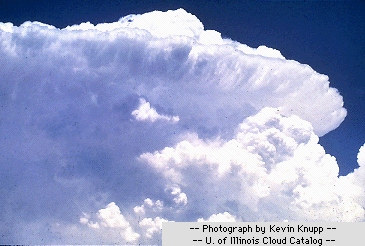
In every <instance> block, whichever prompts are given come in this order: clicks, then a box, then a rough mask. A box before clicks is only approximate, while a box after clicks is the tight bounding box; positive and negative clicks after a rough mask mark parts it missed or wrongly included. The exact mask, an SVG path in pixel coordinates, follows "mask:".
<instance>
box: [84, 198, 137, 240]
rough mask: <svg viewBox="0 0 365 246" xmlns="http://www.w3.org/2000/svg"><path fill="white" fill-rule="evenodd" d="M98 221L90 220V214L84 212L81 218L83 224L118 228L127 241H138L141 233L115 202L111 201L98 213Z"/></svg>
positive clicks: (98, 227) (97, 227)
mask: <svg viewBox="0 0 365 246" xmlns="http://www.w3.org/2000/svg"><path fill="white" fill-rule="evenodd" d="M97 216H98V221H97V222H92V221H89V219H90V216H89V215H87V214H86V213H84V217H82V218H80V223H81V224H87V225H88V226H89V227H90V228H93V229H96V230H97V229H100V228H101V227H109V228H116V229H118V230H119V233H120V236H121V237H122V238H124V239H125V241H127V242H134V241H136V240H137V239H138V238H139V237H140V235H139V234H138V233H136V232H134V231H133V229H132V228H131V227H130V224H129V222H128V221H127V220H126V219H125V218H124V216H123V215H122V214H121V212H120V209H119V207H118V206H117V205H116V204H115V203H114V202H111V203H109V204H108V205H107V206H106V208H104V209H100V210H99V211H98V213H97Z"/></svg>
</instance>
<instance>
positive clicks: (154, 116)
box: [132, 98, 180, 123]
mask: <svg viewBox="0 0 365 246" xmlns="http://www.w3.org/2000/svg"><path fill="white" fill-rule="evenodd" d="M139 101H140V105H139V107H138V109H136V110H134V111H133V112H132V115H133V116H134V117H135V118H136V120H138V121H150V122H155V121H157V120H162V121H167V122H171V123H176V122H178V121H179V120H180V119H179V116H166V115H161V114H159V113H157V111H156V110H155V109H154V108H151V104H150V103H149V102H147V101H146V100H145V99H144V98H141V99H140V100H139Z"/></svg>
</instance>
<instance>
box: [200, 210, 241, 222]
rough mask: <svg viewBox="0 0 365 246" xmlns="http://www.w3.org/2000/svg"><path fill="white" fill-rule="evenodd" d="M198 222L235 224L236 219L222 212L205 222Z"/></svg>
mask: <svg viewBox="0 0 365 246" xmlns="http://www.w3.org/2000/svg"><path fill="white" fill-rule="evenodd" d="M198 222H236V218H235V217H234V216H232V215H231V214H229V213H227V212H224V213H219V214H213V215H212V216H210V217H209V218H208V219H207V220H204V219H203V218H200V219H198Z"/></svg>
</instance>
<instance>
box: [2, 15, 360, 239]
mask: <svg viewBox="0 0 365 246" xmlns="http://www.w3.org/2000/svg"><path fill="white" fill-rule="evenodd" d="M0 56H1V59H0V63H1V64H0V75H1V80H0V81H1V82H0V93H1V94H0V103H1V111H0V114H1V124H0V132H1V138H2V139H1V143H0V144H1V153H2V154H1V155H0V163H1V165H0V184H1V185H0V187H1V188H0V197H1V200H2V203H3V209H2V210H1V211H0V218H1V221H2V223H1V224H0V235H1V239H0V242H2V243H11V244H14V243H22V244H24V243H26V244H28V243H29V244H59V243H63V244H65V243H66V244H114V243H117V244H124V243H136V244H138V243H141V244H159V243H161V230H160V229H161V223H162V222H163V221H198V220H199V221H284V220H288V221H364V206H365V197H364V194H365V193H364V187H365V186H364V180H365V179H364V178H365V147H364V146H363V147H362V148H361V149H360V152H359V155H358V163H359V165H360V167H359V168H358V169H356V170H354V172H353V173H350V174H349V175H347V176H343V177H338V164H337V162H336V159H335V158H334V157H332V156H330V155H328V154H326V153H325V150H324V149H323V147H322V146H320V145H319V144H318V136H323V135H325V134H326V133H328V132H329V131H331V130H334V129H335V128H337V127H338V126H339V125H340V124H341V122H342V121H343V120H344V118H345V116H346V110H345V109H344V108H343V101H342V97H341V96H340V94H339V92H338V91H337V90H336V89H334V88H331V87H329V78H328V77H327V76H326V75H322V74H319V73H317V72H315V71H314V70H313V69H312V68H311V67H310V66H308V65H303V64H300V63H298V62H296V61H293V60H286V59H285V58H284V57H283V56H282V55H281V54H280V52H279V51H277V50H274V49H271V48H268V47H265V46H260V47H258V48H257V49H255V48H250V47H248V46H246V45H244V44H241V43H238V42H236V41H233V40H230V39H222V38H221V36H220V33H218V32H216V31H213V30H204V27H203V24H202V23H201V22H200V21H199V20H198V19H197V18H196V17H195V16H193V15H191V14H189V13H187V12H185V11H184V10H182V9H179V10H175V11H168V12H159V11H155V12H151V13H146V14H143V15H130V16H127V17H124V18H121V19H120V20H119V21H117V22H114V23H103V24H98V25H96V26H94V25H92V24H90V23H82V24H80V25H74V26H70V27H67V28H65V29H57V28H55V27H53V26H49V25H46V24H43V23H39V22H25V23H24V24H22V25H21V26H19V27H17V26H13V25H12V24H11V23H0Z"/></svg>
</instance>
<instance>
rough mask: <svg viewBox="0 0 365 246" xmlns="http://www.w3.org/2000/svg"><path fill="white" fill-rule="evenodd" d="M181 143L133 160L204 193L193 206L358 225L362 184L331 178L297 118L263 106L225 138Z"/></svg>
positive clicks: (332, 170) (325, 158)
mask: <svg viewBox="0 0 365 246" xmlns="http://www.w3.org/2000/svg"><path fill="white" fill-rule="evenodd" d="M185 138H186V139H185V140H183V141H181V142H179V143H178V144H177V145H176V146H175V147H166V148H165V149H163V150H161V151H156V152H154V153H145V154H142V155H141V159H142V160H145V161H146V162H147V163H149V164H150V165H152V166H153V167H154V168H156V169H157V170H159V171H160V172H161V173H162V174H163V175H164V176H165V177H166V179H167V180H169V181H170V182H171V183H177V184H180V185H183V186H185V187H189V191H188V192H187V196H188V197H190V196H192V197H194V196H197V194H194V191H198V192H199V193H201V192H202V191H204V194H205V195H204V200H200V201H197V202H196V204H197V203H200V202H201V203H202V205H201V206H203V204H205V202H214V203H215V204H216V206H217V207H220V206H221V207H224V205H225V204H227V203H228V202H230V203H232V202H234V203H235V204H238V211H236V214H237V215H238V216H240V217H241V218H242V220H265V221H272V220H275V221H282V220H285V219H288V220H289V221H301V220H306V221H362V220H364V215H365V213H364V208H363V206H362V202H361V203H359V201H358V200H359V199H358V196H361V195H362V194H364V186H363V185H361V186H359V185H358V184H356V183H355V182H350V181H349V180H347V181H345V180H346V179H347V178H348V177H340V178H339V177H338V165H337V162H336V159H335V158H334V157H332V156H330V155H328V154H325V151H324V149H323V148H322V146H320V145H319V144H318V137H317V136H316V135H315V134H314V133H313V130H312V126H311V124H310V123H309V122H307V121H304V120H302V119H300V118H299V117H297V116H290V117H285V116H283V115H281V114H280V110H278V109H274V108H264V109H263V110H261V111H260V112H259V113H258V114H256V115H255V116H251V117H248V118H247V119H245V120H244V121H243V123H242V124H240V125H239V127H238V129H237V132H236V135H235V137H234V138H233V139H232V140H229V141H224V140H214V141H208V142H207V141H204V140H202V139H199V138H198V137H197V136H196V135H190V136H186V137H185ZM361 154H362V152H361V151H360V154H359V156H360V157H359V159H360V158H361ZM198 192H197V193H198ZM191 193H193V194H191ZM197 206H199V205H197ZM248 211H250V213H248ZM273 211H275V212H274V213H273Z"/></svg>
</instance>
